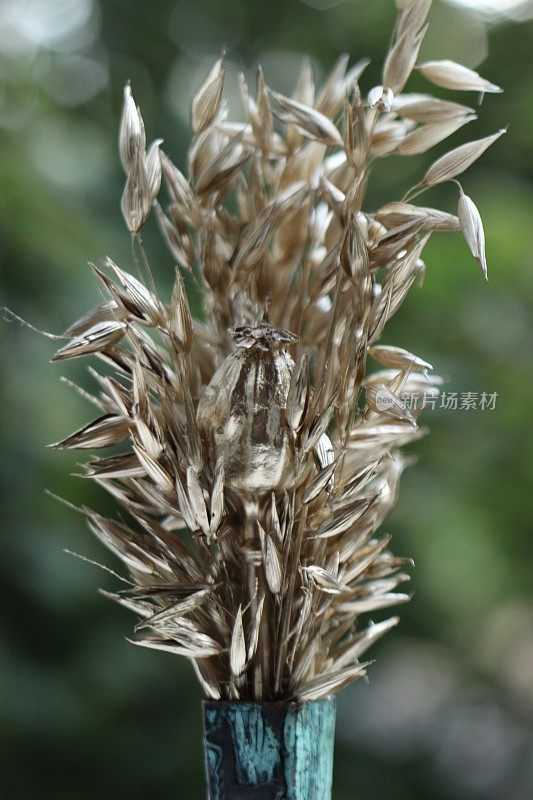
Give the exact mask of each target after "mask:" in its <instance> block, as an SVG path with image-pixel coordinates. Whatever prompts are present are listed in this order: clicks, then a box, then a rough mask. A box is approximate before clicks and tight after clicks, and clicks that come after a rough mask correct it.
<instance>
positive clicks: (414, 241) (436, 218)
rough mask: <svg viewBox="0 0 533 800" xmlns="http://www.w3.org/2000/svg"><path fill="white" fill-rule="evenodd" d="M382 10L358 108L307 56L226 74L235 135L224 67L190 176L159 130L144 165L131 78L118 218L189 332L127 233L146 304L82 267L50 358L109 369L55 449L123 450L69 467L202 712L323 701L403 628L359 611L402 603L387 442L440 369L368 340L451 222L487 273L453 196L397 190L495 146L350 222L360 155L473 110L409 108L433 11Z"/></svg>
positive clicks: (195, 112) (454, 154)
mask: <svg viewBox="0 0 533 800" xmlns="http://www.w3.org/2000/svg"><path fill="white" fill-rule="evenodd" d="M396 5H397V8H398V10H399V13H398V19H397V23H396V26H395V30H394V36H393V41H392V45H391V47H390V50H389V52H388V53H387V55H386V57H385V59H384V68H383V79H382V80H383V85H382V86H379V87H375V88H374V89H371V91H370V93H369V95H368V102H365V101H364V100H363V99H362V97H363V96H364V95H362V94H361V92H360V90H359V87H358V84H357V81H358V79H359V77H360V75H361V73H362V72H363V69H364V68H365V66H366V64H367V63H368V62H367V60H362V61H359V62H358V63H356V64H355V65H353V66H352V67H350V66H349V63H348V58H347V57H346V56H343V57H341V58H340V59H339V60H338V62H337V63H336V65H335V66H334V67H333V70H332V71H331V73H330V75H329V76H328V77H327V78H326V81H325V83H324V84H323V85H322V86H318V85H316V80H315V75H314V73H313V69H312V67H311V64H310V62H309V61H308V60H304V62H303V65H302V70H301V73H300V77H299V80H298V84H297V86H296V88H295V90H294V93H293V96H292V97H291V98H289V97H286V96H285V95H281V94H278V93H276V92H274V91H272V90H271V89H269V87H268V86H267V84H266V82H265V78H264V76H263V73H262V71H261V69H260V68H259V70H258V77H257V87H256V90H255V93H254V92H251V91H250V89H249V88H248V86H247V85H246V82H245V80H244V79H243V78H242V79H241V93H242V99H243V103H244V109H245V114H246V121H244V122H243V121H240V122H235V121H233V120H231V119H229V118H228V117H227V108H226V107H225V106H223V104H222V89H223V81H224V68H223V64H222V59H220V60H218V61H217V62H216V63H215V65H214V67H213V68H212V70H211V72H210V73H209V75H208V76H207V78H206V79H205V81H204V83H203V84H202V86H201V87H200V89H199V91H198V93H197V94H196V96H195V97H194V99H193V102H192V109H191V118H192V128H193V139H192V143H191V146H190V148H189V151H188V154H187V159H186V163H187V165H188V169H189V175H190V179H189V178H187V177H185V175H184V174H183V172H182V171H180V170H179V169H178V168H177V167H176V166H175V165H174V164H173V163H172V162H171V161H170V159H169V158H168V156H166V155H165V154H164V153H163V152H161V150H160V145H161V140H159V139H157V140H156V141H155V142H153V144H152V145H150V147H149V149H148V152H147V153H146V141H145V133H144V125H143V122H142V117H141V115H140V112H139V110H138V109H137V107H136V105H135V103H134V101H133V98H132V96H131V91H130V89H129V86H128V87H126V90H125V97H124V109H123V113H122V120H121V129H120V142H119V144H120V154H121V159H122V163H123V166H124V169H125V172H126V175H127V182H126V187H125V190H124V196H123V199H122V210H123V214H124V217H125V219H126V222H127V225H128V227H129V229H130V230H131V231H132V233H134V234H137V233H138V232H139V231H140V229H141V227H142V225H143V224H144V222H145V220H146V218H147V215H148V213H149V211H150V209H151V206H152V204H154V203H155V208H156V216H157V221H158V223H159V226H160V229H161V231H162V233H163V238H164V239H165V241H166V243H167V246H168V248H169V250H170V252H171V254H172V257H173V259H174V260H175V262H177V263H178V265H179V267H180V268H184V269H187V270H188V271H189V276H190V278H191V281H194V286H195V288H196V289H197V294H195V301H198V302H200V303H201V314H198V318H197V319H195V320H194V321H193V319H192V315H191V310H190V307H189V303H188V300H187V295H186V292H185V286H184V283H183V279H182V276H181V274H180V273H179V271H178V272H177V273H176V278H175V284H174V290H173V293H172V298H171V300H170V303H167V302H164V301H163V300H161V299H160V298H159V296H158V293H157V291H156V289H155V286H154V282H153V278H152V276H151V273H150V268H149V265H148V260H147V256H146V254H145V252H144V249H143V247H142V241H141V240H140V237H135V240H134V242H133V244H134V254H135V256H136V257H137V256H139V255H140V264H139V267H140V270H142V271H143V273H144V275H145V277H146V279H147V280H148V281H149V283H148V286H149V288H147V286H145V284H144V281H143V279H139V278H137V277H133V276H132V275H130V274H129V273H128V272H125V271H124V270H123V269H121V268H119V267H118V266H117V265H116V264H114V263H113V262H111V261H110V260H108V261H107V262H106V266H107V268H108V269H107V270H105V271H104V270H101V269H98V268H96V267H95V268H94V274H95V276H96V277H97V278H98V280H99V282H100V286H99V288H100V289H102V290H103V291H104V292H105V293H106V294H107V295H108V300H107V301H106V302H104V303H102V304H100V305H99V306H97V307H96V308H92V309H90V310H89V311H88V312H87V313H86V314H84V315H83V316H81V317H80V318H79V319H78V320H76V322H75V323H74V324H73V325H72V326H70V328H69V329H68V330H67V332H66V334H65V338H67V337H68V341H67V342H64V343H63V346H62V347H61V348H60V350H59V351H58V352H57V353H56V355H55V356H54V360H62V359H67V358H72V357H76V356H80V355H85V354H90V353H96V354H97V355H98V357H99V359H100V360H101V362H102V363H103V365H104V367H105V368H106V369H107V370H108V371H109V374H100V373H98V372H96V371H94V370H92V371H91V372H90V374H91V376H92V379H93V380H94V381H96V384H97V386H98V393H97V394H91V393H90V392H86V391H85V390H84V389H79V388H78V387H75V386H74V387H73V388H75V389H76V391H78V392H79V393H81V394H82V396H84V397H86V398H87V399H88V400H89V402H90V403H91V404H92V405H94V406H95V407H96V408H97V410H98V412H97V413H98V417H97V419H96V420H93V421H92V422H90V423H89V424H87V425H85V426H83V427H81V428H79V429H78V430H77V431H75V432H74V433H72V434H71V435H70V436H67V437H66V438H64V439H62V440H61V441H60V442H58V443H57V444H56V445H54V446H55V447H56V448H57V449H63V448H80V449H82V450H83V449H87V448H93V447H94V448H100V447H102V448H106V447H110V446H114V445H117V444H119V445H120V446H121V452H120V453H113V454H112V455H105V454H104V456H103V457H98V458H96V457H92V458H90V460H89V461H88V463H86V464H85V466H84V470H83V476H84V477H85V478H86V479H91V480H94V481H96V482H97V483H98V484H99V486H101V487H102V488H104V489H105V490H106V491H108V492H109V493H110V494H111V495H112V496H113V498H114V499H115V500H116V501H117V502H118V503H119V505H120V507H121V509H122V510H123V511H124V514H123V516H124V517H125V518H126V519H128V520H129V521H130V522H129V523H128V524H126V523H124V522H115V521H114V520H108V519H105V518H103V517H100V516H99V515H97V514H94V513H93V512H91V511H87V512H86V514H87V517H88V522H89V527H90V529H91V530H92V532H93V533H94V535H95V536H96V537H97V538H98V539H99V540H100V541H101V542H102V543H103V544H104V545H105V546H106V547H107V548H108V549H109V550H110V551H111V552H112V553H113V554H115V555H116V556H117V557H118V558H120V559H121V560H122V562H123V564H124V565H125V568H126V570H127V572H128V578H127V579H123V580H124V581H125V584H124V585H125V588H124V589H123V590H122V591H121V592H119V593H117V594H115V595H113V599H114V600H116V602H119V603H120V604H121V605H124V606H125V607H127V608H129V609H131V610H132V611H134V612H135V613H136V614H137V615H138V617H139V618H140V623H139V624H138V625H137V626H136V628H135V631H136V634H137V636H139V637H140V638H139V640H138V641H137V643H138V644H140V645H141V646H143V647H148V648H154V649H160V650H164V651H167V652H171V653H175V654H180V655H185V656H186V657H187V658H189V659H191V660H192V662H193V665H194V669H195V671H196V674H197V676H198V679H199V681H200V683H201V686H202V688H203V690H204V691H205V693H206V694H207V695H208V696H209V697H212V698H216V699H222V698H224V699H232V700H258V701H261V700H265V699H279V698H282V697H297V698H299V699H315V698H318V697H323V696H325V695H326V694H328V693H329V692H334V691H338V690H339V689H341V688H342V687H343V686H344V685H346V684H347V683H349V682H350V681H353V680H356V679H357V678H358V677H360V676H361V675H363V674H364V672H365V668H366V665H365V664H360V663H358V658H359V657H360V656H361V655H362V653H364V652H365V651H366V649H367V648H368V647H369V645H370V644H371V643H372V642H373V641H375V640H376V639H377V638H378V637H379V636H380V635H382V634H383V633H385V632H386V631H387V630H388V629H389V628H390V627H392V626H393V625H394V624H396V622H397V618H396V617H393V618H392V619H390V620H387V621H386V622H383V623H378V624H376V625H373V624H370V625H369V626H368V627H366V628H364V627H361V626H360V624H359V620H358V616H359V615H360V614H363V613H367V612H374V611H376V610H378V609H380V608H388V607H389V606H392V605H394V604H398V603H403V602H406V601H407V600H408V599H409V595H408V594H406V593H403V592H399V591H397V589H398V587H399V586H400V584H401V583H403V582H404V581H405V580H406V579H407V576H406V575H404V574H403V573H402V572H401V571H400V570H401V569H402V568H403V567H404V566H405V564H406V563H407V561H406V559H401V558H396V557H394V556H393V555H392V554H391V553H390V552H389V551H388V549H387V548H388V541H389V540H388V537H383V536H380V535H379V534H378V529H379V528H380V526H381V525H382V523H383V521H384V520H385V518H386V517H387V515H388V514H389V512H390V511H391V509H392V507H393V505H394V503H395V500H396V497H397V494H398V485H399V480H400V476H401V474H402V471H403V468H404V467H405V466H406V465H407V463H408V459H407V458H406V457H403V456H402V454H401V452H400V448H401V447H402V446H403V445H404V444H409V443H411V442H413V441H415V440H417V439H418V438H420V437H421V436H422V435H423V434H424V430H423V429H421V428H418V427H417V423H416V419H418V418H419V415H420V413H421V411H422V410H423V407H424V405H426V404H427V405H429V403H430V401H431V399H434V398H435V397H436V396H437V394H438V386H439V384H440V383H441V382H442V379H439V378H438V377H432V378H430V377H429V376H428V374H427V371H428V370H429V369H431V366H430V364H428V363H427V362H426V361H424V360H423V359H421V358H419V357H417V356H415V355H414V354H413V353H410V352H409V351H407V350H403V349H402V348H399V347H394V346H391V345H383V344H379V343H377V340H378V339H379V337H380V336H381V335H382V333H383V330H384V327H385V325H386V323H387V321H388V320H389V319H390V318H391V316H392V315H393V314H394V313H395V312H396V311H397V309H398V308H399V306H400V305H401V303H402V302H403V300H404V299H405V297H406V295H407V293H408V291H409V289H410V287H411V286H412V285H413V283H415V281H417V280H419V279H420V278H421V277H422V276H423V274H424V270H425V266H424V263H423V261H422V260H421V256H422V252H423V249H424V246H425V244H426V242H427V241H428V239H429V236H430V235H431V233H433V232H434V231H447V230H457V229H458V228H459V227H460V228H462V230H463V233H464V236H465V239H466V241H467V243H468V246H469V247H470V249H471V251H472V253H473V254H474V256H475V257H476V258H477V259H478V261H479V263H480V264H481V267H482V269H483V270H484V271H485V270H486V264H485V253H484V236H483V227H482V224H481V220H480V218H479V214H478V212H477V209H476V208H475V206H474V204H473V202H472V201H471V200H470V199H469V198H468V197H466V195H464V193H463V192H462V190H461V196H460V198H459V210H458V217H456V216H454V215H453V214H448V213H446V212H443V211H440V210H438V209H434V208H428V207H418V206H415V205H413V203H411V202H407V200H408V199H409V198H411V199H412V198H413V197H414V196H415V195H417V194H418V193H419V192H422V191H424V190H425V189H426V188H427V187H428V186H432V185H434V184H436V183H440V182H442V181H444V180H450V179H454V178H455V176H456V175H459V174H460V173H461V172H462V171H463V170H464V169H466V168H467V166H469V165H470V164H471V163H472V162H473V161H474V160H475V159H476V158H477V157H478V156H479V155H481V153H482V152H483V150H485V149H486V147H487V146H488V145H489V144H490V143H491V142H492V141H494V140H495V138H497V136H498V135H499V134H495V135H494V136H492V137H486V138H485V139H481V140H479V141H478V142H470V143H469V144H467V145H463V146H461V147H459V148H456V149H454V150H452V151H451V152H449V153H447V154H445V155H444V156H442V157H441V158H439V159H438V160H437V161H436V162H435V163H434V164H433V165H432V166H431V167H429V169H428V170H427V172H426V175H425V178H424V180H423V182H422V183H418V184H417V185H416V186H415V187H413V189H412V190H410V191H409V192H408V193H407V195H406V201H402V202H388V203H384V204H383V205H382V207H381V208H379V209H378V210H377V211H375V212H374V211H371V210H370V209H369V208H368V202H367V183H368V182H369V180H371V179H372V174H371V166H372V164H373V162H374V161H375V160H376V159H379V158H381V157H383V156H387V155H390V154H392V153H397V154H400V155H402V156H409V155H415V154H418V153H423V152H425V151H426V150H427V149H428V148H430V147H432V146H433V145H435V144H437V143H438V142H440V141H442V140H443V139H446V138H447V137H448V136H450V135H452V134H453V133H454V132H455V131H456V130H458V128H460V127H461V126H462V125H463V124H465V123H466V122H468V121H470V120H471V119H472V118H473V117H474V116H475V114H474V112H473V109H471V108H469V107H467V106H464V105H460V104H459V103H453V102H450V101H448V100H441V99H440V98H437V97H432V96H431V95H427V94H410V93H408V94H403V93H402V92H403V87H404V85H405V83H406V81H407V80H408V78H409V75H410V73H411V70H412V68H413V65H414V61H415V59H416V57H417V52H418V48H419V46H420V42H421V39H422V36H423V33H424V32H425V25H426V19H427V16H428V12H429V9H430V5H431V2H430V0H397V2H396ZM419 69H420V71H421V72H422V73H423V74H424V75H425V76H426V77H428V78H430V79H432V80H433V81H434V83H439V81H440V83H441V84H442V85H445V86H447V87H448V88H462V89H467V88H471V89H475V90H476V91H480V92H484V91H495V90H496V89H497V87H494V85H492V84H488V82H486V81H485V80H484V79H483V78H480V77H479V76H478V75H477V73H474V72H472V71H471V70H465V68H463V67H460V66H459V65H454V64H453V63H452V62H426V63H424V64H422V65H421V66H420V68H419ZM398 93H400V94H398ZM271 104H272V106H273V107H274V109H275V113H276V116H277V117H278V118H279V119H280V120H281V122H282V123H283V124H282V125H281V126H277V129H276V130H274V121H273V112H272V109H271ZM343 104H344V114H343V113H342V107H343ZM379 174H380V175H381V177H384V176H385V177H386V171H385V172H384V171H381V172H380V173H379ZM161 177H163V178H164V184H165V186H164V190H165V192H166V194H167V195H168V205H167V206H165V207H164V210H163V208H162V206H163V205H164V204H163V203H162V204H161V205H159V203H157V201H156V200H155V198H156V196H157V195H158V192H159V189H160V182H161ZM379 194H380V196H381V195H382V187H380V191H379ZM109 270H110V271H111V273H112V277H110V274H111V273H109ZM260 320H261V321H260ZM267 320H268V322H267ZM59 338H62V337H59ZM289 352H290V355H289ZM369 356H370V357H371V358H373V359H374V360H375V361H377V362H378V364H380V365H382V368H380V369H379V370H378V371H377V372H376V371H373V370H370V371H367V361H368V357H369ZM293 357H294V361H293ZM69 385H72V384H69ZM408 395H412V396H414V397H416V399H417V401H418V400H420V403H419V404H418V406H417V407H413V408H412V409H411V408H407V403H406V402H405V401H406V398H407V396H408ZM353 631H357V632H355V633H354V632H353Z"/></svg>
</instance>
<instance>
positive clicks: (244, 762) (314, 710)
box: [203, 697, 336, 800]
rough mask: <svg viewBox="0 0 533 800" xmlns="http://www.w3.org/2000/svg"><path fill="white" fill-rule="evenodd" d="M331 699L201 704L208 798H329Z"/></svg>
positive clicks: (331, 754) (331, 730)
mask: <svg viewBox="0 0 533 800" xmlns="http://www.w3.org/2000/svg"><path fill="white" fill-rule="evenodd" d="M335 711H336V706H335V698H333V697H327V698H325V699H323V700H312V701H309V702H306V703H297V702H275V703H247V702H228V701H205V702H204V703H203V715H204V747H205V764H206V773H207V787H208V800H330V799H331V782H332V772H333V741H334V735H335Z"/></svg>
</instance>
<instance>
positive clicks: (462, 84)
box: [417, 59, 502, 92]
mask: <svg viewBox="0 0 533 800" xmlns="http://www.w3.org/2000/svg"><path fill="white" fill-rule="evenodd" d="M417 69H419V70H420V72H421V73H422V75H423V76H424V77H425V78H427V79H428V81H431V83H434V84H435V85H436V86H443V87H444V88H445V89H459V90H461V91H466V92H468V91H470V92H501V91H502V90H501V88H500V87H499V86H496V84H494V83H491V82H490V81H488V80H486V79H485V78H482V77H481V75H479V74H478V73H477V72H474V70H473V69H469V68H468V67H464V66H463V65H462V64H457V63H456V62H455V61H449V60H448V59H445V60H443V61H426V62H424V64H419V66H418V67H417Z"/></svg>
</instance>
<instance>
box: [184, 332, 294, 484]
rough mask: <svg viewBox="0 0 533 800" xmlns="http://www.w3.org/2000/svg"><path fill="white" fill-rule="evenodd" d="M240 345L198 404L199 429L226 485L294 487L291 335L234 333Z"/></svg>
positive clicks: (216, 373)
mask: <svg viewBox="0 0 533 800" xmlns="http://www.w3.org/2000/svg"><path fill="white" fill-rule="evenodd" d="M232 335H233V340H234V341H235V344H236V345H237V347H236V350H235V352H234V353H232V354H231V355H229V356H228V357H227V358H226V360H225V361H224V362H223V363H222V365H221V366H220V367H219V368H218V370H217V371H216V372H215V374H214V375H213V378H212V379H211V381H210V383H209V385H208V386H207V387H206V389H205V392H204V395H203V397H202V399H201V400H200V403H199V405H198V415H197V419H198V427H199V428H200V431H201V432H202V433H203V434H204V436H205V438H206V440H207V441H208V443H209V445H208V446H209V447H210V448H211V452H212V455H213V459H214V461H215V462H216V463H218V464H220V463H221V464H222V467H223V469H224V476H225V483H226V485H227V486H228V487H230V488H231V489H233V490H235V491H238V492H244V493H246V494H258V493H264V492H267V491H269V490H273V489H277V488H279V487H280V486H282V485H285V486H290V485H291V484H292V483H294V468H295V459H294V455H295V453H294V435H293V432H292V431H291V430H290V428H289V425H288V422H287V418H286V408H287V396H288V393H289V386H290V382H291V375H292V371H293V368H294V362H293V360H292V358H291V356H290V355H289V354H288V352H287V351H286V350H285V349H283V345H285V344H286V343H287V342H290V341H296V340H297V339H298V337H297V336H294V335H292V334H290V333H288V332H287V331H280V330H276V329H275V328H272V327H270V326H269V325H266V324H263V325H260V326H257V327H255V328H252V327H249V326H243V327H239V328H235V329H234V330H233V332H232Z"/></svg>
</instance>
